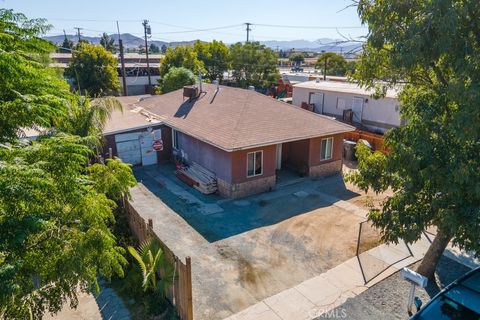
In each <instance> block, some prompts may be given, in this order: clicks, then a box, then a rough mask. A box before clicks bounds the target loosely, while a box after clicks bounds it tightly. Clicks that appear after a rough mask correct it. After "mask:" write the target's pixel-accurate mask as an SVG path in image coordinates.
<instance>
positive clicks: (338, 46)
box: [44, 33, 360, 53]
mask: <svg viewBox="0 0 480 320" xmlns="http://www.w3.org/2000/svg"><path fill="white" fill-rule="evenodd" d="M109 36H110V37H111V38H113V39H114V40H115V43H117V39H118V35H117V34H110V35H109ZM120 36H121V38H122V40H123V46H124V47H125V48H138V47H140V46H143V45H144V43H145V40H144V39H143V38H141V37H137V36H134V35H132V34H130V33H122V34H121V35H120ZM63 38H64V36H63V35H60V36H48V37H44V39H46V40H49V41H51V42H53V43H55V44H57V45H59V44H61V43H62V42H63ZM67 38H68V39H69V40H71V41H73V43H76V42H77V40H78V37H77V35H74V34H67ZM82 39H85V40H87V41H89V42H91V43H94V44H99V43H100V39H101V37H88V36H82ZM195 41H196V40H191V41H174V42H165V41H157V40H149V41H148V43H154V44H155V45H157V46H158V47H161V46H163V45H166V46H167V47H176V46H179V45H190V44H193V43H194V42H195ZM261 43H262V44H264V45H265V46H267V47H269V48H272V49H274V50H277V49H278V50H291V49H295V50H304V51H316V52H320V51H322V50H325V51H331V52H339V53H340V52H342V53H347V52H350V51H352V50H355V49H357V48H359V47H360V44H358V43H352V42H343V41H341V40H338V39H330V38H321V39H318V40H315V41H310V40H290V41H278V40H269V41H261Z"/></svg>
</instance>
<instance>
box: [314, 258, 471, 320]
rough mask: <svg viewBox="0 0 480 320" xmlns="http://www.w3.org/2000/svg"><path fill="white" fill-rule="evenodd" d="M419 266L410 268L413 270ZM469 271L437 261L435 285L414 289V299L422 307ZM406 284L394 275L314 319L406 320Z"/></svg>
mask: <svg viewBox="0 0 480 320" xmlns="http://www.w3.org/2000/svg"><path fill="white" fill-rule="evenodd" d="M419 264H420V262H418V263H416V264H414V265H412V266H410V268H412V269H414V270H415V269H416V268H417V266H418V265H419ZM468 271H470V269H469V268H468V267H466V266H464V265H462V264H460V263H458V262H455V261H453V260H451V259H449V258H447V257H445V256H442V258H441V259H440V262H439V265H438V267H437V272H436V280H437V281H436V283H432V282H430V283H429V285H428V286H427V288H425V289H417V290H416V291H415V295H416V296H417V297H419V298H420V299H421V300H422V302H423V304H426V303H427V302H428V301H429V300H430V299H431V298H432V297H433V296H435V295H436V294H437V293H438V292H439V291H440V290H441V289H443V288H444V287H445V286H447V285H448V284H450V283H451V282H452V281H454V280H456V279H457V278H459V277H460V276H462V275H463V274H465V273H466V272H468ZM409 290H410V284H409V283H407V282H406V281H405V280H402V279H401V277H400V274H399V273H398V272H397V273H395V274H393V275H392V276H390V277H388V278H386V279H385V280H383V281H381V282H379V283H378V284H376V285H375V286H373V287H372V288H370V289H368V290H367V291H365V292H363V293H361V294H359V295H358V296H356V297H354V298H349V299H348V300H347V301H346V302H345V303H344V304H342V305H340V306H339V307H338V308H336V309H335V310H333V311H331V312H329V313H326V314H323V315H322V316H320V317H318V318H316V319H317V320H321V319H351V320H370V319H386V320H388V319H408V318H409V317H408V314H407V311H406V310H407V297H408V292H409Z"/></svg>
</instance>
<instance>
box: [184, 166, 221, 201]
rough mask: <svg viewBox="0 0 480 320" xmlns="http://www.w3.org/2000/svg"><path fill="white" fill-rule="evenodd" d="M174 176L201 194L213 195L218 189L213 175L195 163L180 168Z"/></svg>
mask: <svg viewBox="0 0 480 320" xmlns="http://www.w3.org/2000/svg"><path fill="white" fill-rule="evenodd" d="M176 175H177V177H178V178H179V179H180V180H182V181H183V182H185V183H186V184H188V185H189V186H192V187H194V188H195V189H197V190H198V191H200V192H201V193H203V194H211V193H215V192H216V191H217V189H218V188H217V177H216V176H215V174H214V173H213V172H211V171H209V170H207V169H205V168H204V167H202V166H200V165H199V164H197V163H195V162H190V163H189V164H185V165H183V166H181V167H180V168H179V169H178V170H177V172H176Z"/></svg>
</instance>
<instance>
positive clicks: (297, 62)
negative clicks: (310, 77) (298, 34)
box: [288, 52, 305, 66]
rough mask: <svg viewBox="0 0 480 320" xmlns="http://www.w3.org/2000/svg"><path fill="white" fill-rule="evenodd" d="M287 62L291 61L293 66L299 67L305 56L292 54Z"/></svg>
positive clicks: (298, 53)
mask: <svg viewBox="0 0 480 320" xmlns="http://www.w3.org/2000/svg"><path fill="white" fill-rule="evenodd" d="M288 60H290V61H292V62H294V63H295V65H297V66H299V65H300V64H302V63H303V62H304V61H305V55H304V54H303V53H301V52H297V53H294V54H292V55H290V57H289V58H288Z"/></svg>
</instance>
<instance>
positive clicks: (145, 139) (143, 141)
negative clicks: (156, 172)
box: [140, 132, 157, 166]
mask: <svg viewBox="0 0 480 320" xmlns="http://www.w3.org/2000/svg"><path fill="white" fill-rule="evenodd" d="M152 145H153V134H152V133H149V132H146V133H145V134H144V135H143V136H141V137H140V146H141V149H142V166H149V165H152V164H156V163H157V151H155V150H153V146H152Z"/></svg>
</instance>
